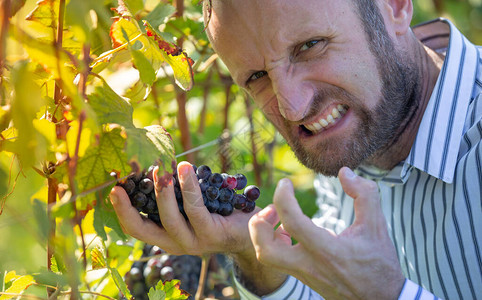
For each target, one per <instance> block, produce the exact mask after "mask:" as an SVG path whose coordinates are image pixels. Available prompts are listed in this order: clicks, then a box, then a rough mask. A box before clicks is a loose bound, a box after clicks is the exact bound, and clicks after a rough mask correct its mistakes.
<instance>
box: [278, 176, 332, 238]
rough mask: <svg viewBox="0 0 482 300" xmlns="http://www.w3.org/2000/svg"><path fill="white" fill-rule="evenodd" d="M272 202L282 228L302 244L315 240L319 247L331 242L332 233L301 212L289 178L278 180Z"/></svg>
mask: <svg viewBox="0 0 482 300" xmlns="http://www.w3.org/2000/svg"><path fill="white" fill-rule="evenodd" d="M273 203H274V204H275V206H276V211H277V212H278V214H279V217H280V220H281V223H282V224H283V228H284V229H286V230H287V231H288V232H289V233H290V234H291V235H292V236H293V237H294V238H295V239H296V240H298V242H300V243H301V244H304V245H311V244H313V243H314V240H315V241H316V244H317V245H319V246H320V247H321V246H322V245H330V244H331V243H332V241H333V235H332V234H331V233H329V232H328V231H326V230H324V229H322V228H320V227H318V226H316V225H315V224H313V221H312V220H311V219H310V218H308V217H307V216H306V215H305V214H303V211H302V210H301V207H300V206H299V204H298V201H297V200H296V198H295V194H294V189H293V185H292V183H291V181H290V180H289V179H286V178H285V179H281V180H280V181H279V182H278V186H277V187H276V190H275V193H274V196H273ZM314 237H316V239H314Z"/></svg>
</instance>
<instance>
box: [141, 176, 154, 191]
mask: <svg viewBox="0 0 482 300" xmlns="http://www.w3.org/2000/svg"><path fill="white" fill-rule="evenodd" d="M153 190H154V182H152V180H150V179H149V178H144V179H142V180H141V181H139V191H141V192H143V193H144V194H146V195H147V194H149V193H150V192H152V191H153Z"/></svg>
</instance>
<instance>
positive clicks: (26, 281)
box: [0, 275, 35, 300]
mask: <svg viewBox="0 0 482 300" xmlns="http://www.w3.org/2000/svg"><path fill="white" fill-rule="evenodd" d="M33 283H35V280H34V279H33V277H32V276H30V275H25V276H20V277H18V278H17V279H15V281H14V282H13V283H12V285H11V286H10V287H9V288H8V289H7V290H6V291H5V293H9V294H10V293H11V294H20V293H22V292H23V291H24V290H25V289H27V288H28V287H29V286H30V285H32V284H33ZM13 297H14V296H8V295H2V296H1V297H0V300H5V299H11V298H13Z"/></svg>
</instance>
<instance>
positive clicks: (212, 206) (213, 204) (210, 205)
mask: <svg viewBox="0 0 482 300" xmlns="http://www.w3.org/2000/svg"><path fill="white" fill-rule="evenodd" d="M206 208H207V209H208V211H209V212H210V213H215V212H217V211H218V209H219V201H218V200H209V199H208V201H207V202H206Z"/></svg>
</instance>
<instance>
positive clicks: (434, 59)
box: [366, 40, 444, 170]
mask: <svg viewBox="0 0 482 300" xmlns="http://www.w3.org/2000/svg"><path fill="white" fill-rule="evenodd" d="M414 43H416V45H415V47H414V55H415V62H416V63H417V65H418V66H419V68H418V71H419V78H420V84H419V85H418V90H417V91H415V93H416V94H415V95H416V96H415V97H416V101H415V105H414V106H413V108H412V111H411V112H410V113H409V114H408V118H407V120H406V123H405V124H404V126H401V132H399V133H397V135H396V137H395V139H394V140H393V141H392V142H391V143H390V144H389V145H387V147H383V149H380V150H379V151H377V153H375V155H374V156H373V158H372V159H369V160H368V161H367V162H366V163H367V164H369V165H373V166H376V167H378V168H380V169H383V170H391V169H392V168H394V167H395V166H396V165H397V164H398V163H399V162H400V161H403V160H405V159H406V158H407V157H408V155H409V153H410V150H411V148H412V145H413V143H414V142H415V138H416V136H417V132H418V129H419V126H420V123H421V121H422V118H423V114H424V112H425V109H426V107H427V104H428V102H429V100H430V97H431V95H432V91H433V89H434V87H435V84H436V82H437V78H438V76H439V73H440V70H441V68H442V65H443V61H444V56H443V55H440V54H438V53H436V52H435V51H433V50H432V49H430V48H428V47H426V46H424V45H423V44H422V43H420V42H419V41H418V40H417V41H414Z"/></svg>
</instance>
